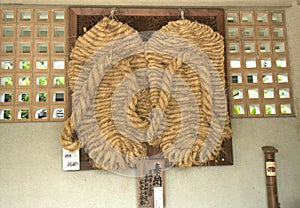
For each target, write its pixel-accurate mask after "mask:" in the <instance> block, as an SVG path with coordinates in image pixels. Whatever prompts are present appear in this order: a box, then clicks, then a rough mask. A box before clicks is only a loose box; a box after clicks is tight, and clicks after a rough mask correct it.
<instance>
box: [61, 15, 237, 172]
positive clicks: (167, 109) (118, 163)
mask: <svg viewBox="0 0 300 208" xmlns="http://www.w3.org/2000/svg"><path fill="white" fill-rule="evenodd" d="M161 31H163V32H168V33H173V34H176V35H179V36H181V37H183V38H186V39H187V40H189V41H191V42H192V43H194V44H195V45H197V46H198V47H199V48H201V50H203V51H204V52H205V53H206V55H207V56H208V58H209V59H210V60H211V63H212V65H213V66H214V68H215V69H216V70H217V72H218V74H219V76H220V77H221V80H222V86H221V88H222V90H223V91H224V86H225V80H224V78H225V76H224V65H223V64H224V58H223V51H224V44H223V38H222V37H221V36H220V35H219V34H218V33H215V32H214V31H213V30H212V29H211V28H209V27H208V26H206V25H203V24H199V23H197V22H191V21H189V20H179V21H174V22H170V23H169V24H168V25H167V26H165V27H163V28H162V29H161ZM134 32H136V31H135V30H134V29H132V28H130V27H129V26H128V25H126V24H122V23H120V22H116V21H114V20H109V19H107V18H104V19H103V20H101V21H100V22H99V23H98V24H97V25H96V26H95V27H93V28H92V29H91V30H89V31H88V32H87V33H85V35H84V36H82V37H80V38H79V39H78V40H77V42H76V45H75V47H74V49H73V50H72V53H71V59H72V60H71V61H70V64H69V84H70V88H71V89H73V88H74V85H75V82H76V80H77V79H78V75H79V72H80V71H81V70H82V66H83V65H84V63H85V61H86V60H87V59H88V58H90V57H91V55H92V54H93V53H94V52H95V51H96V50H97V49H98V48H99V47H101V46H102V45H104V44H105V43H107V42H109V41H112V40H115V39H117V38H119V37H121V36H123V35H128V34H132V33H134ZM150 40H151V39H150ZM151 41H153V42H155V41H159V40H155V38H153V39H152V40H151ZM160 44H172V43H170V42H167V41H166V42H165V43H160ZM154 45H155V44H154ZM146 67H156V68H157V69H154V68H151V70H148V71H147V78H148V81H149V83H150V84H149V85H150V89H144V90H142V91H140V92H139V93H137V94H136V96H134V97H133V99H132V101H131V103H130V104H129V109H128V115H129V117H130V121H131V122H132V124H133V125H134V127H135V128H137V129H141V130H146V134H145V135H144V137H145V139H146V140H147V141H148V144H149V145H159V146H160V148H161V149H162V151H163V152H167V154H166V155H165V156H167V158H168V159H169V160H170V161H179V162H178V164H177V165H178V166H179V167H191V166H192V165H203V164H204V162H205V160H208V159H213V157H214V156H216V155H217V154H218V153H219V151H220V149H221V144H222V141H223V140H224V139H226V138H230V137H231V130H230V126H229V118H228V115H227V119H226V125H225V129H224V132H223V135H222V138H217V137H215V138H214V139H212V140H211V141H206V137H207V135H208V133H209V128H210V122H211V117H212V113H215V112H213V111H212V106H211V103H210V97H209V94H208V92H207V91H206V89H205V86H204V85H203V83H202V82H201V80H199V77H198V75H197V74H196V73H195V72H194V71H193V70H192V69H191V68H190V67H189V66H187V65H186V64H184V63H182V62H181V61H179V60H178V59H176V58H173V57H170V56H168V55H163V54H156V53H145V54H135V55H134V56H131V57H128V58H126V59H124V60H122V61H120V62H119V63H118V64H116V65H115V66H113V67H112V68H111V69H110V70H109V72H108V73H107V74H105V76H104V77H103V79H102V80H101V83H100V86H99V89H98V91H97V94H96V99H95V113H96V118H97V121H98V124H99V128H100V129H101V131H102V133H103V135H104V137H105V140H106V141H107V142H106V143H105V144H103V145H108V144H109V145H110V146H111V147H113V148H114V149H115V150H117V151H119V152H121V153H123V154H124V155H130V156H135V157H139V158H141V157H146V156H147V155H146V145H145V144H144V143H143V142H137V141H134V140H131V139H130V138H126V137H124V136H123V135H122V134H120V133H119V132H118V130H117V129H116V127H115V125H114V121H113V119H112V115H111V112H110V111H111V102H112V94H113V92H114V91H115V89H116V87H117V86H118V84H119V82H120V81H121V80H122V79H123V78H124V77H125V76H126V75H128V74H130V73H132V72H135V71H136V70H137V69H140V68H146ZM159 69H166V70H168V71H170V72H173V73H176V75H177V76H180V77H181V78H183V79H184V80H185V81H186V83H188V85H189V87H190V90H191V92H192V93H193V95H194V96H195V98H196V100H197V104H198V107H199V112H200V125H199V129H198V132H197V139H196V141H195V142H194V144H193V146H192V148H190V147H186V145H185V143H186V141H184V139H183V140H182V141H176V142H177V143H178V144H179V145H177V146H180V148H177V149H173V150H171V151H168V149H169V147H170V146H172V144H173V143H174V141H175V139H176V136H177V135H178V134H179V132H180V131H181V132H182V131H183V132H184V133H185V132H186V135H185V137H184V138H185V139H188V138H189V137H190V136H191V135H190V134H193V133H194V132H190V131H189V130H188V129H180V128H181V127H180V120H181V114H180V109H179V106H178V103H177V102H176V100H175V99H174V98H173V97H172V96H171V95H170V94H169V93H167V92H165V91H164V90H161V88H160V87H161V85H164V86H165V88H168V87H169V88H170V87H171V86H172V76H170V74H168V73H165V74H164V75H162V76H161V74H160V72H159ZM79 79H80V78H79ZM134 81H135V80H132V82H131V83H135V82H134ZM136 88H137V86H135V85H134V84H133V85H129V86H127V88H126V89H124V90H123V91H124V93H125V94H126V93H128V92H132V91H135V90H136ZM223 93H224V92H223ZM154 108H159V109H161V111H159V112H162V111H163V112H164V113H165V115H166V121H165V123H166V127H165V129H164V130H163V132H162V133H161V134H160V135H159V136H158V137H157V138H155V135H156V132H157V131H158V129H159V128H160V125H161V124H162V121H163V114H162V113H158V114H155V116H154V117H151V118H149V113H150V112H151V110H152V109H154ZM191 113H192V112H191ZM150 123H151V125H150ZM128 133H129V135H130V132H128ZM153 138H155V139H153ZM61 144H62V145H63V146H64V147H65V148H66V149H69V150H75V149H79V148H80V147H81V144H80V143H79V142H78V140H77V139H76V138H74V124H73V120H72V117H70V118H69V119H68V120H67V121H66V123H65V128H64V130H63V133H62V136H61ZM203 147H205V148H204V150H203ZM93 148H94V149H95V152H101V149H103V148H105V147H104V146H97V147H93ZM200 150H201V151H200ZM90 154H92V153H90ZM112 156H113V154H109V153H107V152H103V153H102V154H101V153H100V154H98V155H97V156H96V157H97V160H96V161H97V163H96V164H95V166H96V167H98V168H101V169H117V168H126V167H133V166H134V165H135V164H134V162H133V161H130V160H127V159H126V158H111V157H112ZM98 161H102V162H98Z"/></svg>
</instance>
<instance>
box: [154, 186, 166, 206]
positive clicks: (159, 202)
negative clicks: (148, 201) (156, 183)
mask: <svg viewBox="0 0 300 208" xmlns="http://www.w3.org/2000/svg"><path fill="white" fill-rule="evenodd" d="M163 207H164V197H163V187H154V208H163Z"/></svg>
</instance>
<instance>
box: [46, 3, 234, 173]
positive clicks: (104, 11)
mask: <svg viewBox="0 0 300 208" xmlns="http://www.w3.org/2000/svg"><path fill="white" fill-rule="evenodd" d="M110 12H111V8H70V10H69V51H71V50H72V48H73V47H74V45H75V42H76V39H77V38H78V37H79V36H80V35H82V34H83V31H82V30H79V28H77V20H78V17H79V16H86V15H90V16H93V18H95V16H109V15H110ZM116 16H117V18H118V17H119V16H134V17H142V16H165V17H170V16H172V17H176V19H180V12H179V11H178V9H160V8H152V9H150V8H118V11H117V14H116ZM207 16H213V17H215V18H216V21H217V25H216V27H217V30H218V32H219V33H220V34H221V35H223V36H224V11H223V10H215V9H186V10H185V17H186V18H187V19H188V18H193V17H207ZM89 27H91V25H89ZM87 29H90V28H87ZM78 31H81V32H78ZM225 63H226V62H225ZM71 109H72V101H71V90H70V89H69V95H68V115H69V116H70V115H71ZM50 119H51V118H50ZM222 148H223V150H224V152H222V151H221V152H220V154H219V156H218V157H217V158H216V159H215V160H211V161H209V162H208V165H212V166H214V165H232V164H233V155H232V141H231V139H230V140H225V141H224V143H223V145H222ZM80 152H81V164H80V168H81V170H87V169H92V167H91V163H90V161H89V159H88V157H87V155H86V154H85V153H84V151H83V150H82V149H81V151H80ZM150 155H151V153H150Z"/></svg>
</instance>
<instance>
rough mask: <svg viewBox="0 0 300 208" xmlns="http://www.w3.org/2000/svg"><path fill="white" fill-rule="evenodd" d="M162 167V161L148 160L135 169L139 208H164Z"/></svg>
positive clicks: (163, 163)
mask: <svg viewBox="0 0 300 208" xmlns="http://www.w3.org/2000/svg"><path fill="white" fill-rule="evenodd" d="M164 166H165V162H164V160H155V159H153V160H151V159H150V160H145V161H143V162H140V164H139V166H138V167H137V171H138V176H139V177H138V204H139V208H163V207H164V184H165V178H164V171H163V170H164Z"/></svg>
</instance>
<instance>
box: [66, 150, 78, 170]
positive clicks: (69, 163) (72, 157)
mask: <svg viewBox="0 0 300 208" xmlns="http://www.w3.org/2000/svg"><path fill="white" fill-rule="evenodd" d="M79 169H80V160H79V150H75V151H73V152H71V151H69V150H66V149H64V148H63V170H79Z"/></svg>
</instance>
